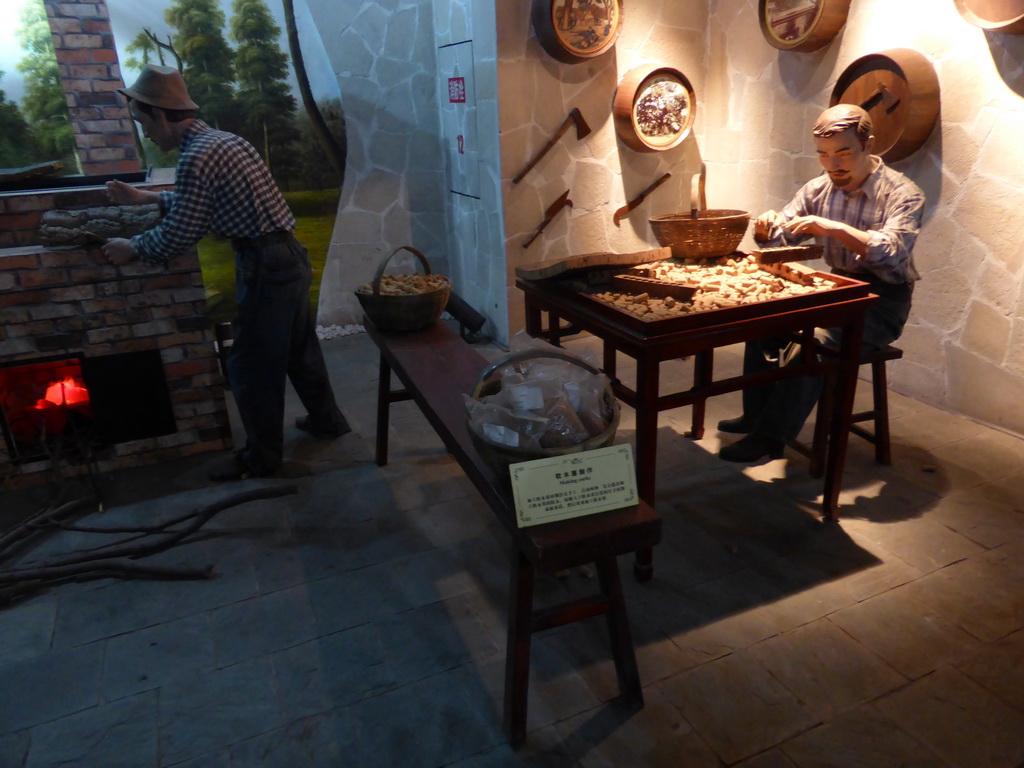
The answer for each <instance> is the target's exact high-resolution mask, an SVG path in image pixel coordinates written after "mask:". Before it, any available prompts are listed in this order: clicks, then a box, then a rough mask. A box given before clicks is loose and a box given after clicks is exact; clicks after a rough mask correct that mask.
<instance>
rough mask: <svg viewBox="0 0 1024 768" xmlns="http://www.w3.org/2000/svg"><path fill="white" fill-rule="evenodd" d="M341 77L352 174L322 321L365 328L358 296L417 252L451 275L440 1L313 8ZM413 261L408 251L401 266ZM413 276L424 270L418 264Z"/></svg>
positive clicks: (330, 0) (363, 0) (326, 2)
mask: <svg viewBox="0 0 1024 768" xmlns="http://www.w3.org/2000/svg"><path fill="white" fill-rule="evenodd" d="M308 3H309V9H310V12H311V13H312V15H313V18H314V20H315V22H316V25H317V28H318V29H319V30H320V33H321V37H322V39H323V41H324V46H325V48H326V49H327V54H328V56H329V58H330V60H331V64H332V66H333V68H334V72H335V74H336V75H337V78H338V85H339V87H340V90H341V100H342V107H343V108H344V110H345V125H346V130H347V132H348V165H347V168H346V173H345V184H344V186H343V187H342V194H341V201H340V203H339V213H338V217H337V221H336V224H335V230H334V236H333V239H332V242H331V249H330V252H329V254H328V260H327V264H326V266H325V268H324V275H323V281H322V283H321V289H320V311H319V315H318V322H319V324H320V325H323V326H330V325H339V326H344V325H348V324H350V323H358V322H361V319H362V311H361V309H360V307H359V304H358V302H357V300H356V298H355V295H354V291H355V289H356V287H358V286H359V285H360V284H362V283H365V282H368V281H370V280H371V279H372V278H373V276H374V273H375V271H376V269H377V267H378V265H379V264H380V263H381V261H383V260H384V259H385V258H387V257H388V256H389V255H390V254H391V253H392V251H394V250H395V249H396V248H398V247H400V246H403V245H412V246H414V247H416V248H418V249H419V250H420V251H422V252H423V253H424V254H425V255H426V256H427V258H428V260H429V261H430V263H431V266H432V268H433V271H435V272H440V273H442V274H443V273H446V272H447V271H448V267H449V265H448V243H447V236H448V235H447V233H448V222H447V212H446V208H445V198H444V196H443V195H442V194H440V191H441V190H442V189H443V188H444V176H445V170H444V148H443V142H442V139H441V136H440V134H439V126H440V122H439V118H438V99H437V91H436V88H437V78H436V61H437V59H436V51H435V44H434V29H433V27H434V16H433V3H432V1H431V0H355V1H354V2H348V1H346V2H338V1H337V0H308ZM402 258H410V259H411V257H410V256H408V254H407V253H406V252H405V251H403V252H401V255H400V256H396V259H402ZM409 270H410V271H414V270H415V271H418V267H416V266H415V262H410V266H409Z"/></svg>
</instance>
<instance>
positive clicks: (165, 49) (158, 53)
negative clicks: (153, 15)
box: [124, 29, 183, 70]
mask: <svg viewBox="0 0 1024 768" xmlns="http://www.w3.org/2000/svg"><path fill="white" fill-rule="evenodd" d="M125 50H126V51H127V52H128V53H131V54H133V55H132V56H131V57H129V58H127V59H125V62H124V65H125V66H126V67H128V68H129V69H142V68H143V67H144V66H146V65H147V64H159V65H160V66H161V67H164V66H168V63H169V62H170V59H171V58H173V59H174V61H173V62H170V65H171V66H173V67H175V68H176V69H179V70H180V69H182V68H183V66H182V65H183V62H182V60H181V57H180V56H179V55H178V52H177V51H176V50H174V42H173V40H172V39H171V36H170V35H168V36H167V40H166V41H163V40H161V39H160V38H158V37H157V36H156V35H155V34H153V32H151V31H150V30H148V29H143V30H142V31H141V32H139V34H137V35H136V36H135V39H134V40H132V41H131V42H130V43H128V45H127V46H126V47H125ZM134 54H139V56H140V58H135V56H134Z"/></svg>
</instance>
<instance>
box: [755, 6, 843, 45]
mask: <svg viewBox="0 0 1024 768" xmlns="http://www.w3.org/2000/svg"><path fill="white" fill-rule="evenodd" d="M849 12H850V0H758V19H759V21H760V23H761V34H763V35H764V39H765V40H767V41H768V43H769V44H770V45H772V46H774V47H775V48H778V49H779V50H782V51H816V50H818V49H819V48H822V47H824V46H825V45H827V44H828V43H829V42H830V41H831V40H832V39H833V38H834V37H835V36H836V35H837V34H839V30H841V29H842V28H843V25H844V24H845V23H846V17H847V15H848V14H849Z"/></svg>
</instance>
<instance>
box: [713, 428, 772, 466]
mask: <svg viewBox="0 0 1024 768" xmlns="http://www.w3.org/2000/svg"><path fill="white" fill-rule="evenodd" d="M785 447H786V446H785V444H784V443H783V442H782V441H781V440H773V439H772V438H770V437H760V436H759V435H747V436H746V437H741V438H740V439H739V440H737V441H736V442H735V443H733V444H732V445H726V446H725V447H723V448H722V449H721V450H720V451H719V452H718V458H720V459H724V460H725V461H735V462H738V463H740V464H752V463H754V462H755V461H757V460H759V459H762V458H764V457H765V456H767V457H768V458H769V459H781V458H782V451H783V450H784V449H785Z"/></svg>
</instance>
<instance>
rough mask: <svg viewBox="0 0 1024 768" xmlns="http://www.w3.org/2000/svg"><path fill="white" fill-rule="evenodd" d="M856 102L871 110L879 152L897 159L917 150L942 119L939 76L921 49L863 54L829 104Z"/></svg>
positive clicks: (890, 158) (839, 85)
mask: <svg viewBox="0 0 1024 768" xmlns="http://www.w3.org/2000/svg"><path fill="white" fill-rule="evenodd" d="M836 104H857V105H859V106H861V107H864V109H866V110H867V111H868V114H870V115H871V120H872V123H873V124H874V134H875V154H878V155H881V156H882V157H883V158H884V159H885V160H887V161H889V162H893V161H896V160H902V159H903V158H905V157H907V156H908V155H911V154H913V153H914V152H916V151H917V150H918V149H919V148H920V147H921V145H922V144H924V143H925V141H926V140H927V139H928V137H929V136H930V135H931V133H932V130H933V129H934V128H935V123H936V122H938V119H939V78H938V75H936V73H935V68H934V67H933V66H932V64H931V62H930V61H928V59H926V58H925V57H924V56H923V55H922V54H920V53H918V52H917V51H913V50H910V49H909V48H893V49H891V50H888V51H881V52H880V53H871V54H868V55H867V56H862V57H861V58H859V59H857V60H856V61H855V62H853V63H852V64H850V66H848V67H847V68H846V70H845V71H844V72H843V74H842V75H840V76H839V79H838V80H837V81H836V85H835V87H834V88H833V89H832V98H831V100H830V105H831V106H835V105H836Z"/></svg>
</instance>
